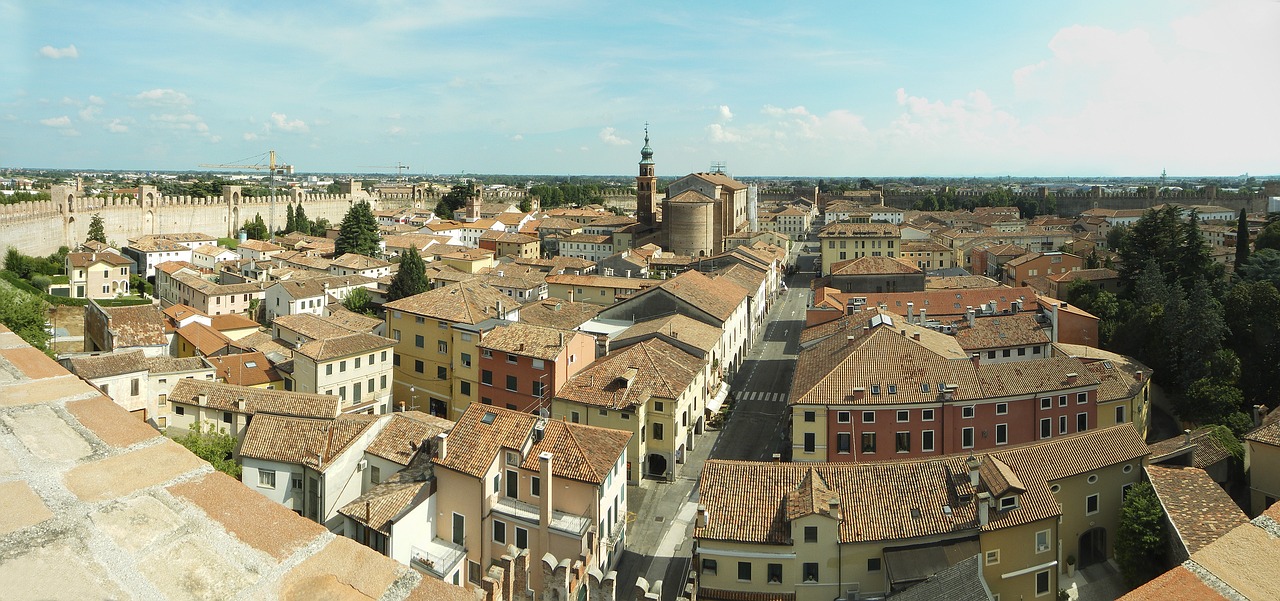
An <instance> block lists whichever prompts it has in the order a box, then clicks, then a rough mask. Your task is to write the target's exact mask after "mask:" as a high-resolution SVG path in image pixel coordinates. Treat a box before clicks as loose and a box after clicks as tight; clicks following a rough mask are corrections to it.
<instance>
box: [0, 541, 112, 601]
mask: <svg viewBox="0 0 1280 601" xmlns="http://www.w3.org/2000/svg"><path fill="white" fill-rule="evenodd" d="M32 583H39V585H38V586H32ZM0 591H3V592H4V598H5V599H6V600H12V601H26V600H31V601H35V600H40V601H46V600H55V599H56V600H61V599H66V600H68V601H70V600H76V601H80V600H83V599H129V598H131V596H130V595H126V594H125V593H124V592H123V591H121V590H120V588H119V587H118V586H116V584H115V583H114V582H112V581H111V578H109V577H108V576H107V571H106V570H105V569H104V568H103V567H102V566H101V565H99V564H98V562H96V561H94V559H93V556H92V555H90V554H87V553H85V545H84V543H82V542H81V541H78V540H58V541H54V542H52V543H46V544H44V545H40V546H33V547H30V548H29V549H28V551H27V552H26V553H24V554H22V555H19V556H17V557H13V558H9V559H6V560H5V561H3V562H0Z"/></svg>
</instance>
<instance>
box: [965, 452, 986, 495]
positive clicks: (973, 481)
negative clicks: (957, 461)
mask: <svg viewBox="0 0 1280 601" xmlns="http://www.w3.org/2000/svg"><path fill="white" fill-rule="evenodd" d="M964 465H965V467H967V468H969V485H970V486H972V487H974V488H977V486H978V468H979V467H981V466H982V462H981V461H979V460H978V458H977V457H974V456H973V455H970V456H969V458H968V459H965V460H964Z"/></svg>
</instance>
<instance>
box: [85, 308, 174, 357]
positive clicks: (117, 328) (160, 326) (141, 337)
mask: <svg viewBox="0 0 1280 601" xmlns="http://www.w3.org/2000/svg"><path fill="white" fill-rule="evenodd" d="M94 305H95V306H97V307H98V309H99V310H100V311H102V312H103V313H104V314H105V315H106V316H107V320H108V321H107V323H108V325H107V328H108V329H109V330H110V331H111V333H112V335H113V341H114V345H115V347H116V348H127V347H131V346H155V345H163V344H168V342H169V339H168V337H166V336H165V322H164V314H163V313H161V312H160V309H159V308H158V307H156V306H155V305H130V306H126V307H103V306H102V305H99V304H97V303H94Z"/></svg>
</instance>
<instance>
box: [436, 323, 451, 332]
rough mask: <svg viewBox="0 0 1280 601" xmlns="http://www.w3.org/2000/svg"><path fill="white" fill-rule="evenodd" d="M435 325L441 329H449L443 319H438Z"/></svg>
mask: <svg viewBox="0 0 1280 601" xmlns="http://www.w3.org/2000/svg"><path fill="white" fill-rule="evenodd" d="M436 327H437V328H440V329H441V330H447V329H449V324H448V323H446V322H443V321H438V322H436Z"/></svg>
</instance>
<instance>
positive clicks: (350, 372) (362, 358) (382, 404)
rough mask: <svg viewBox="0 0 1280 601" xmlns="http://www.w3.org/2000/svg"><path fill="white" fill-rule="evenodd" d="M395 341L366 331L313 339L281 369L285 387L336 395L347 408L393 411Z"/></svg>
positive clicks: (370, 411) (283, 364) (362, 410)
mask: <svg viewBox="0 0 1280 601" xmlns="http://www.w3.org/2000/svg"><path fill="white" fill-rule="evenodd" d="M395 344H396V341H395V340H393V339H391V338H384V337H382V336H376V335H374V334H364V333H354V334H347V335H345V336H339V337H337V338H323V339H320V340H312V341H310V342H304V343H303V344H301V345H299V346H298V347H297V348H296V349H294V351H293V360H292V361H286V362H284V363H281V364H280V365H279V366H277V369H278V370H279V371H282V372H284V374H283V375H284V382H285V390H291V391H295V392H309V393H314V394H321V393H323V394H331V395H336V396H337V397H338V398H339V399H341V400H342V410H343V412H348V413H355V412H359V413H370V414H383V413H390V412H391V379H392V356H391V355H392V348H393V347H394V346H395Z"/></svg>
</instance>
